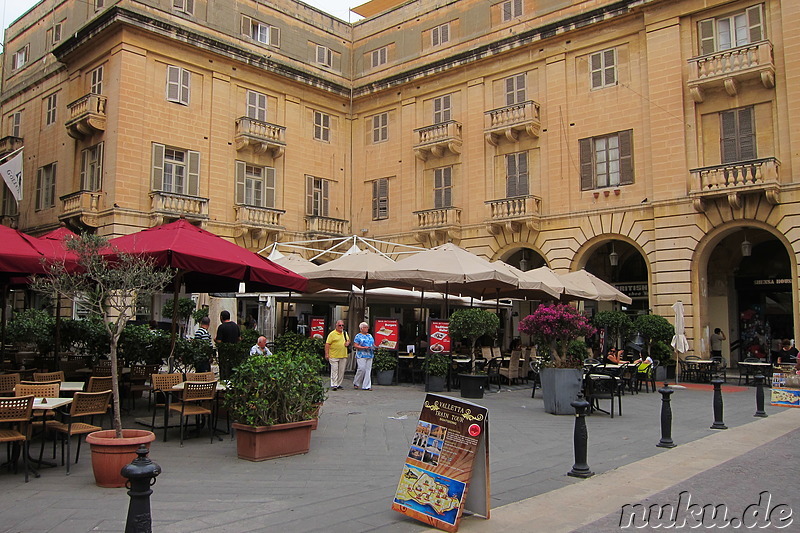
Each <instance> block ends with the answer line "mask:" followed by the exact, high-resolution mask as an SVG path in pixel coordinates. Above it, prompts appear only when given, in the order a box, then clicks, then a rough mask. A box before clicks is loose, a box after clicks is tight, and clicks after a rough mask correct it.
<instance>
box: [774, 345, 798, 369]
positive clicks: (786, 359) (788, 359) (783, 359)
mask: <svg viewBox="0 0 800 533" xmlns="http://www.w3.org/2000/svg"><path fill="white" fill-rule="evenodd" d="M795 362H797V348H795V347H794V346H792V341H790V340H789V339H783V341H781V349H780V350H778V357H777V363H778V364H780V363H795Z"/></svg>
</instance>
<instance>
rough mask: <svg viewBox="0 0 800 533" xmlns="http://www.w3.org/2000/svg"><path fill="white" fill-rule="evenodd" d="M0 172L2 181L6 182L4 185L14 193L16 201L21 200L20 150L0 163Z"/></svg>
mask: <svg viewBox="0 0 800 533" xmlns="http://www.w3.org/2000/svg"><path fill="white" fill-rule="evenodd" d="M0 174H2V175H3V181H5V182H6V187H8V190H9V191H11V194H13V195H14V198H16V200H17V202H21V201H22V150H20V152H19V153H18V154H17V155H15V156H14V157H12V158H11V159H9V160H8V161H6V162H5V163H3V164H2V165H0Z"/></svg>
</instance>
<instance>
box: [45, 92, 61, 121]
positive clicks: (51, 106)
mask: <svg viewBox="0 0 800 533" xmlns="http://www.w3.org/2000/svg"><path fill="white" fill-rule="evenodd" d="M57 104H58V94H55V93H54V94H51V95H50V96H48V97H47V98H45V105H44V107H45V111H44V123H45V125H46V126H49V125H50V124H55V122H56V106H57Z"/></svg>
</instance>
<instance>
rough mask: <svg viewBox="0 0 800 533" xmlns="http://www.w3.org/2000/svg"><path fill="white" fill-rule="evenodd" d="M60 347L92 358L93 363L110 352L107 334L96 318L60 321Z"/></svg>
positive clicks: (100, 321)
mask: <svg viewBox="0 0 800 533" xmlns="http://www.w3.org/2000/svg"><path fill="white" fill-rule="evenodd" d="M61 346H62V347H63V348H64V349H71V350H74V351H76V352H78V353H82V354H85V355H89V356H92V358H93V359H94V360H95V361H96V360H97V359H99V358H101V357H104V356H107V355H108V354H109V352H110V350H111V344H110V339H109V337H108V332H107V331H106V327H105V326H104V325H103V321H102V320H100V318H98V317H91V318H82V319H77V320H73V319H71V318H66V319H61Z"/></svg>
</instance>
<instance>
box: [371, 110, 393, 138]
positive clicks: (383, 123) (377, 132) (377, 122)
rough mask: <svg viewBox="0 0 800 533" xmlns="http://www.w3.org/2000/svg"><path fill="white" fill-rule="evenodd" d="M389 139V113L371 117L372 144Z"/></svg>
mask: <svg viewBox="0 0 800 533" xmlns="http://www.w3.org/2000/svg"><path fill="white" fill-rule="evenodd" d="M388 139H389V113H381V114H380V115H375V116H374V117H372V142H373V143H379V142H383V141H385V140H388Z"/></svg>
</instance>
